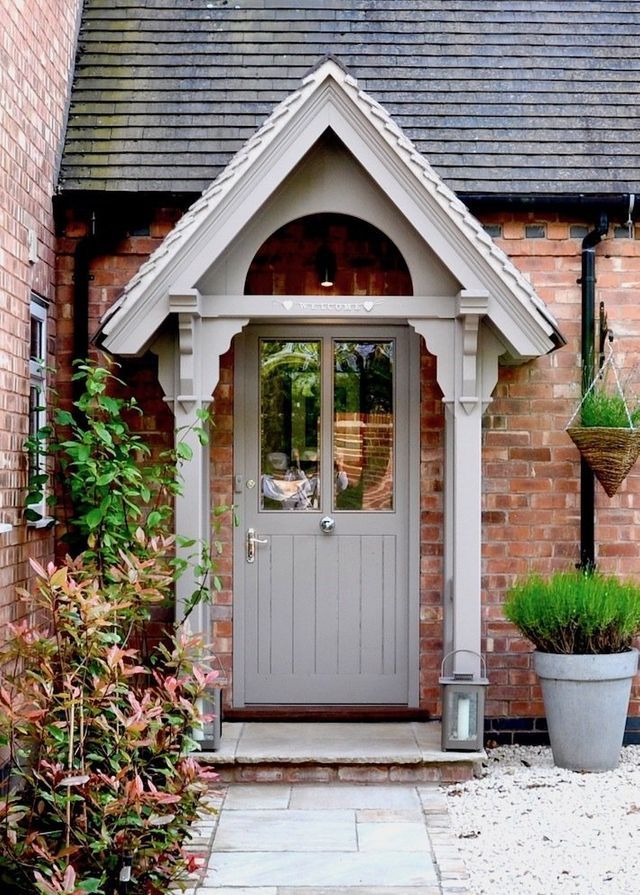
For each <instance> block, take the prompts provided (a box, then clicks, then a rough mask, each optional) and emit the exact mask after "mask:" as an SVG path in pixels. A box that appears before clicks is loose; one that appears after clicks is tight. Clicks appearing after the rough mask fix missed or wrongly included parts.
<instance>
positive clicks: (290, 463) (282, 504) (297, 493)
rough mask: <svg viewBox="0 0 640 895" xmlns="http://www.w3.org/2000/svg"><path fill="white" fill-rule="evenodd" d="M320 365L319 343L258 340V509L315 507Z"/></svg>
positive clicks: (317, 493)
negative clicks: (259, 482) (259, 471)
mask: <svg viewBox="0 0 640 895" xmlns="http://www.w3.org/2000/svg"><path fill="white" fill-rule="evenodd" d="M320 362H321V351H320V342H319V341H305V342H290V341H285V340H281V339H261V340H260V462H261V479H260V481H261V483H262V488H261V504H260V506H261V509H263V510H315V509H318V508H319V505H320V498H319V490H320V489H319V483H320Z"/></svg>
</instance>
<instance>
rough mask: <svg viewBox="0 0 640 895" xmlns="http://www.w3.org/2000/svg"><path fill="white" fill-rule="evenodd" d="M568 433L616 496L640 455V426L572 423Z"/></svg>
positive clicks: (609, 493)
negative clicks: (609, 426)
mask: <svg viewBox="0 0 640 895" xmlns="http://www.w3.org/2000/svg"><path fill="white" fill-rule="evenodd" d="M567 434H568V435H569V437H570V438H571V440H572V441H573V443H574V444H575V446H576V447H577V448H578V450H579V451H580V453H581V454H582V456H583V458H584V460H585V461H586V462H587V463H588V464H589V467H590V468H591V469H592V471H593V473H594V475H595V477H596V478H597V479H598V481H599V482H600V484H601V485H602V487H603V488H604V490H605V491H606V492H607V494H608V495H609V497H613V495H614V494H615V493H616V491H617V490H618V488H619V487H620V485H621V484H622V482H623V481H624V480H625V478H626V477H627V475H628V474H629V471H630V469H631V467H632V466H633V464H634V463H635V462H636V460H637V459H638V455H640V429H628V428H620V429H609V428H606V427H604V426H593V427H582V426H570V427H569V428H568V429H567Z"/></svg>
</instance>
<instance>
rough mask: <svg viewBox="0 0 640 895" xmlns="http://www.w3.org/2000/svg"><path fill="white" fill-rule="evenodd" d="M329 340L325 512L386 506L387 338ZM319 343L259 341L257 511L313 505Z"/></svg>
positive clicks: (389, 433)
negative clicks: (329, 483) (327, 506)
mask: <svg viewBox="0 0 640 895" xmlns="http://www.w3.org/2000/svg"><path fill="white" fill-rule="evenodd" d="M331 344H332V355H333V357H332V360H331V363H332V370H331V373H332V381H333V415H332V417H331V426H332V429H331V433H330V440H331V450H332V457H331V460H330V463H331V465H330V467H329V468H332V470H333V475H332V482H333V485H332V511H340V510H351V511H354V510H355V511H358V510H369V511H380V510H383V511H384V510H393V470H394V440H395V431H394V419H393V400H394V397H393V396H394V384H393V365H394V342H393V340H384V341H383V340H368V341H362V342H360V341H346V340H344V341H341V340H333V342H332V343H331ZM321 348H322V342H321V340H316V339H310V340H304V341H302V340H301V341H290V340H283V339H261V340H260V457H261V504H260V506H261V509H263V510H316V511H317V510H321V505H320V504H321V499H320V481H321V461H322V460H323V458H322V457H321V446H322V428H321V426H322V420H323V419H324V417H323V415H322V380H323V370H322V350H321ZM328 361H329V358H327V362H328ZM325 371H326V373H327V375H328V372H329V371H328V370H326V368H325ZM329 423H330V420H329V415H328V414H327V416H326V423H325V425H327V426H328V425H329ZM326 437H327V438H329V433H328V432H327V433H326ZM325 444H326V443H325ZM324 471H325V472H326V467H325V470H324ZM327 497H328V495H327Z"/></svg>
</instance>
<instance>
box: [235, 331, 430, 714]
mask: <svg viewBox="0 0 640 895" xmlns="http://www.w3.org/2000/svg"><path fill="white" fill-rule="evenodd" d="M318 322H320V323H321V325H322V326H323V328H326V329H327V330H330V329H331V327H332V326H335V328H336V329H338V328H341V329H344V327H345V326H348V327H349V329H351V330H353V332H354V333H357V334H359V333H362V337H363V338H367V330H368V329H369V330H370V329H372V328H373V327H375V328H376V331H377V335H378V336H379V334H380V327H381V322H380V321H372V322H371V324H369V326H367V322H366V321H362V320H353V321H349V320H345V319H341V320H339V321H333V322H329V321H326V320H323V321H318ZM261 323H263V324H264V325H267V326H268V327H269V330H270V332H271V333H272V334H275V335H278V334H280V333H286V332H293V331H295V332H296V334H299V335H300V337H301V338H304V337H305V330H309V329H310V328H312V327H313V326H314V322H312V321H310V320H304V319H301V320H297V321H296V320H287V322H286V324H283V325H282V326H281V327H279V326H278V325H277V322H276V321H270V322H267V321H255V322H253V321H252V324H251V327H252V328H253V327H259V326H260V325H261ZM315 323H316V325H317V322H315ZM376 324H377V326H376ZM391 325H393V326H394V327H396V326H399V327H400V326H401V327H402V328H403V329H404V328H405V327H406V332H407V339H408V345H409V363H408V377H409V381H408V384H407V387H408V421H407V422H408V429H407V430H406V435H405V433H404V432H403V431H402V429H400V428H399V429H398V438H400V437H403V435H405V437H407V438H408V439H409V444H408V457H409V470H408V475H409V479H410V480H411V478H412V473H413V474H414V475H415V479H414V480H415V481H421V477H420V408H421V387H420V342H421V340H420V337H419V336H418V334H417V333H416V332H415V331H414V329H413V328H412V327H411V326H409V325H407V324H405V323H403V322H402V321H397V322H396V321H394V322H393V324H391ZM383 326H384V325H383ZM245 332H246V330H245V331H243V332H242V333H239V334H238V335H237V336H236V338H235V340H234V387H233V394H234V411H233V418H234V424H233V430H234V436H233V438H234V441H233V453H234V506H235V512H236V516H237V519H238V523H237V525H236V526H235V530H234V537H233V634H232V637H233V640H232V651H233V683H232V707H233V708H234V709H244V708H246V707H248V705H249V704H248V703H246V701H245V674H244V669H245V624H244V620H245V608H246V606H245V586H246V581H245V571H246V562H245V546H246V545H245V525H244V517H245V500H246V499H248V498H247V497H246V494H247V492H246V489H245V487H244V478H245V477H244V475H243V470H242V468H241V467H242V464H243V462H244V459H243V458H244V454H243V444H244V442H245V437H246V432H245V420H246V414H245V393H246V387H247V375H246V369H247V368H246V362H247V341H248V340H247V338H246V337H245ZM372 338H373V336H372ZM420 492H421V488H414V489H412V488H409V489H408V500H407V515H408V520H407V521H408V528H407V532H408V543H407V552H408V557H407V562H408V569H407V580H408V594H407V612H408V619H407V664H408V668H407V681H408V685H407V702H406V707H408V708H418V707H419V703H420ZM402 705H403V706H404V705H405V704H404V703H403V704H402ZM394 707H395V708H397V705H396V704H394ZM264 708H265V706H262V705H261V706H260V709H261V710H262V709H264ZM288 708H290V709H291V710H292V711H293V710H294V709H295V708H296V707H295V706H288ZM323 708H324V709H328V708H330V706H324V707H323ZM378 708H379V706H378Z"/></svg>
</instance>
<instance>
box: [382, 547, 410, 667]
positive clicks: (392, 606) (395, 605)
mask: <svg viewBox="0 0 640 895" xmlns="http://www.w3.org/2000/svg"><path fill="white" fill-rule="evenodd" d="M397 549H398V539H397V538H396V537H394V536H391V535H387V536H386V537H384V538H383V539H382V671H383V673H384V674H395V673H396V672H397V670H398V655H397V647H398V634H399V632H402V631H403V630H404V628H403V627H402V618H401V613H402V607H403V606H405V605H406V602H405V597H404V594H403V593H401V590H402V585H403V583H402V581H399V580H398V576H397V573H396V572H397V563H396V551H397Z"/></svg>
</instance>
